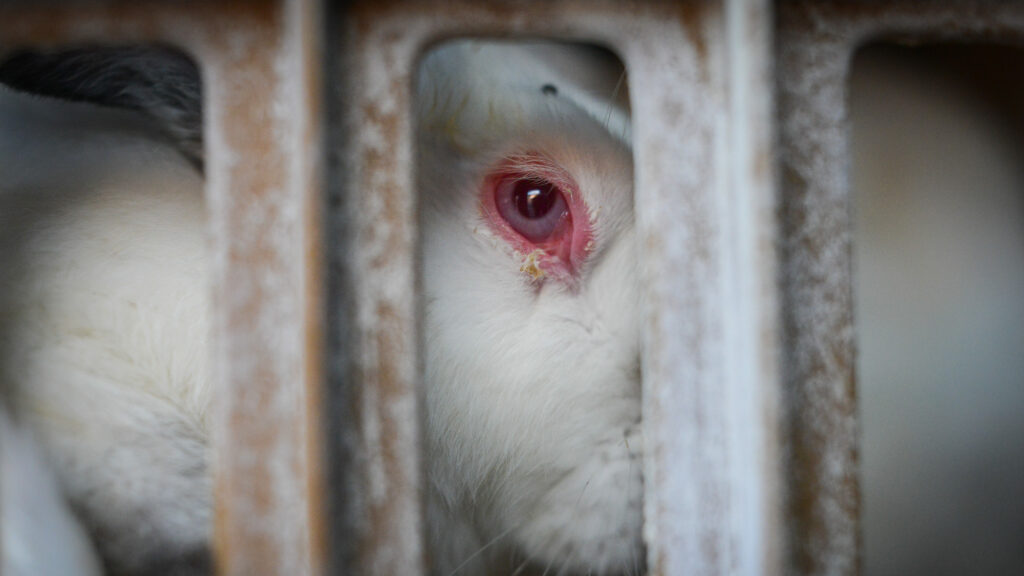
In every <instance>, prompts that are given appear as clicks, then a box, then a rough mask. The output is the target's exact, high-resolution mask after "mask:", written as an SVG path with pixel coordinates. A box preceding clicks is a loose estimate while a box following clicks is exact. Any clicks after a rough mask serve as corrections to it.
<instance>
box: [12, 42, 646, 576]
mask: <svg viewBox="0 0 1024 576" xmlns="http://www.w3.org/2000/svg"><path fill="white" fill-rule="evenodd" d="M602 58H603V57H598V56H596V55H595V53H593V52H590V51H587V50H583V49H576V48H568V47H555V46H542V45H537V46H528V47H518V48H517V47H512V46H504V47H500V48H499V47H498V46H496V45H494V44H484V43H472V42H459V43H453V44H449V45H447V46H445V47H442V48H441V49H439V50H437V51H435V52H433V53H432V54H431V55H430V56H428V58H427V60H426V61H425V63H424V66H423V69H422V73H421V74H420V77H419V80H418V89H419V95H420V97H419V100H418V109H417V113H418V120H419V123H420V126H421V130H420V134H421V136H420V142H419V144H420V157H419V162H418V169H419V176H418V178H419V185H420V204H421V219H420V224H421V250H422V259H421V262H422V280H423V281H422V288H423V295H422V305H423V349H424V353H425V367H426V378H425V380H426V392H425V398H426V402H427V406H426V410H425V413H426V417H427V423H426V424H427V425H426V427H425V429H426V433H427V438H426V445H427V455H426V462H427V468H428V470H427V473H428V490H427V514H428V524H429V529H430V547H431V552H430V554H431V557H432V558H433V562H434V570H435V572H436V573H438V574H449V573H451V572H453V571H454V570H456V569H458V572H459V573H460V574H482V573H487V572H488V571H495V570H496V571H498V572H499V573H501V572H504V571H506V570H508V571H511V569H510V568H509V567H510V566H512V567H515V566H518V565H519V563H524V562H527V561H529V562H532V563H534V564H535V565H536V566H539V567H541V568H544V567H547V566H551V567H554V568H558V569H562V568H565V569H569V570H580V571H583V572H593V573H620V572H622V573H625V572H631V571H634V570H635V569H636V568H637V567H639V566H642V564H643V550H642V545H641V540H640V525H641V503H640V499H641V493H642V478H641V473H640V468H641V466H640V462H639V455H640V454H641V451H642V439H641V435H640V433H639V419H640V404H639V394H640V391H639V362H638V357H639V350H638V347H639V320H638V318H639V317H640V314H639V311H638V306H639V302H638V294H639V290H638V288H637V278H638V273H637V269H636V266H637V264H636V261H637V258H636V250H637V248H636V246H635V234H634V231H633V211H632V171H631V159H630V147H629V129H628V115H627V113H626V112H625V111H624V109H623V108H622V107H621V106H618V105H616V104H614V103H613V98H612V97H613V92H614V90H615V88H616V86H615V83H616V82H617V81H618V80H619V78H618V77H617V75H616V74H611V75H609V74H607V73H606V71H605V70H603V69H602V68H601V67H602V66H603V64H600V65H599V63H600V62H601V61H602ZM546 84H551V85H553V86H555V88H556V90H557V94H551V93H550V90H548V91H547V92H548V93H545V91H543V90H542V87H543V86H544V85H546ZM3 98H4V100H3V102H2V107H3V112H2V113H0V114H2V115H0V122H3V124H2V125H0V163H2V164H0V173H2V174H3V176H4V177H3V182H2V183H0V186H2V188H3V195H4V196H3V202H4V203H5V205H9V206H15V207H16V210H13V211H12V210H10V209H8V210H5V211H3V214H4V215H3V216H0V219H2V220H3V226H0V230H4V232H0V233H2V234H4V238H3V244H4V248H5V252H6V253H7V256H5V261H4V262H3V264H4V266H5V270H7V271H8V273H6V274H5V275H4V281H3V282H0V287H2V288H0V289H2V290H3V292H2V294H0V297H2V301H3V305H2V307H0V310H2V314H3V320H4V323H3V347H2V353H3V355H4V356H3V358H2V369H3V381H4V382H5V383H6V385H12V390H11V392H12V394H11V401H12V402H13V405H14V406H15V408H16V409H17V411H18V413H19V414H21V415H22V417H24V418H25V419H26V420H28V421H31V422H32V424H33V425H34V427H35V428H36V430H37V433H38V435H39V437H40V439H41V442H42V444H43V445H44V446H45V448H46V450H47V452H48V453H49V455H50V456H51V457H52V459H53V461H54V463H55V466H56V469H57V471H58V474H59V477H60V479H61V481H62V484H63V486H64V489H65V490H66V492H67V494H68V495H69V497H70V499H71V501H72V502H73V504H74V505H75V507H76V509H77V510H79V511H80V513H81V515H82V517H83V519H84V521H85V523H86V525H87V526H88V527H89V528H90V529H91V531H92V532H93V534H94V536H95V537H96V538H97V540H98V545H99V547H100V548H101V550H102V552H103V553H104V556H105V558H106V559H107V561H108V563H110V565H112V566H114V567H115V568H117V569H119V570H127V571H140V570H145V569H146V566H153V565H154V564H153V558H168V557H170V556H173V555H182V554H186V555H187V554H188V553H189V552H190V551H192V550H193V549H195V548H197V547H201V546H203V544H204V543H205V542H206V540H207V539H208V536H209V524H210V514H211V487H210V480H209V475H208V465H209V462H208V461H209V454H208V451H207V442H206V439H207V436H208V435H207V431H208V418H207V406H208V404H209V398H210V387H209V379H208V374H207V372H206V357H207V356H206V355H207V352H206V349H207V346H208V339H207V307H208V303H207V294H206V283H205V278H206V275H207V268H208V263H207V259H206V255H205V249H204V248H205V247H204V231H203V222H204V217H203V206H202V181H201V178H200V176H199V175H198V174H197V173H196V172H195V171H194V170H193V169H192V168H191V167H190V166H189V165H188V164H187V163H185V162H184V161H182V160H180V159H178V158H177V157H176V156H175V154H174V151H173V150H172V149H171V148H169V147H168V146H166V145H165V144H164V143H162V142H161V141H160V138H159V137H158V136H156V135H154V134H152V133H150V132H148V131H147V130H146V129H145V127H144V126H143V125H141V124H139V123H138V122H137V121H136V120H133V119H131V118H130V117H128V116H127V115H121V114H120V113H117V112H102V113H98V112H97V111H95V110H87V109H86V107H84V106H73V105H67V106H66V111H65V113H67V114H68V115H69V117H68V118H67V119H66V121H62V122H58V123H56V124H55V123H54V122H52V121H50V120H48V119H46V118H45V117H44V116H45V114H47V113H48V112H46V111H45V110H44V106H52V105H50V104H46V105H44V104H41V103H38V102H27V101H25V100H24V99H15V98H13V97H12V96H10V95H3ZM12 111H13V112H12ZM96 114H100V116H104V117H105V121H104V122H102V125H103V126H102V129H95V127H94V126H93V127H86V128H72V127H73V126H76V125H78V124H81V123H82V122H83V121H87V122H88V123H91V124H93V123H95V122H96V120H95V118H96ZM87 118H88V120H86V119H87ZM22 125H24V130H22ZM112 126H113V127H115V128H112ZM126 126H127V127H126ZM29 130H30V131H31V135H29V134H28V133H27V131H29ZM48 130H52V132H50V133H47V131H48ZM40 131H42V133H40ZM23 132H24V133H23ZM24 142H30V144H28V145H27V147H26V144H24ZM14 148H18V150H14ZM522 152H536V153H543V154H544V155H546V156H547V157H549V158H551V159H552V160H554V161H555V162H557V163H558V164H559V165H560V166H561V167H562V168H563V169H565V170H566V171H567V172H568V173H569V174H570V175H571V176H572V177H573V178H574V179H575V180H576V182H577V183H578V184H579V190H580V193H581V194H582V195H583V196H584V199H585V201H586V203H587V205H588V206H589V209H590V217H591V219H592V221H593V226H594V247H593V249H592V250H591V251H590V253H589V255H588V257H587V260H586V262H585V263H584V265H583V266H582V268H581V270H580V272H579V275H580V279H579V282H578V283H577V284H576V285H575V286H569V285H568V284H566V283H564V282H561V281H558V280H556V279H552V278H542V279H540V280H537V279H535V278H533V277H532V276H530V275H528V274H526V273H525V272H523V271H522V270H521V268H522V265H523V258H524V257H523V255H521V254H517V253H515V252H514V251H513V250H512V249H511V248H510V247H509V246H508V245H507V244H505V243H504V241H503V240H501V239H500V238H499V237H497V236H496V235H493V234H491V233H490V232H488V229H487V226H486V224H485V222H484V221H483V220H482V218H481V215H480V214H481V213H480V204H479V202H480V200H479V194H480V189H479V187H480V182H481V179H482V178H483V177H484V176H485V174H486V171H487V170H488V168H490V167H492V166H493V165H494V164H495V163H496V162H498V161H500V160H501V159H502V158H503V157H504V156H506V155H508V154H514V153H522ZM16 159H18V160H16ZM55 159H57V160H59V162H58V167H57V168H51V167H50V163H52V162H54V161H55ZM11 247H15V248H16V250H11V249H10V248H11ZM513 562H514V563H516V564H510V563H513ZM199 564H201V562H200V561H196V564H195V566H198V565H199ZM189 567H194V565H193V564H189V563H188V562H186V563H184V564H183V567H182V568H181V570H182V572H187V571H188V569H189Z"/></svg>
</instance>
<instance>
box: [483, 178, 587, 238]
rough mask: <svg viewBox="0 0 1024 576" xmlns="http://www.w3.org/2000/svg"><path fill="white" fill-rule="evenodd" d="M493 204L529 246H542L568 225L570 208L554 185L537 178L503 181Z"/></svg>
mask: <svg viewBox="0 0 1024 576" xmlns="http://www.w3.org/2000/svg"><path fill="white" fill-rule="evenodd" d="M494 203H495V205H496V206H497V208H498V213H499V214H501V217H502V218H504V219H505V221H506V222H508V224H509V226H511V227H512V229H513V230H515V231H516V232H518V233H520V234H522V235H523V237H524V238H526V239H527V240H530V241H531V242H543V241H545V240H547V239H549V238H550V237H551V236H552V235H554V234H556V233H557V232H560V231H561V229H562V228H564V227H565V226H567V225H568V224H569V222H568V220H569V219H570V215H569V206H568V205H567V204H566V202H565V197H564V196H563V195H562V191H561V190H559V189H558V187H556V186H555V185H554V184H552V183H550V182H546V181H544V180H540V179H536V178H519V179H516V178H514V177H509V178H504V179H502V180H501V181H500V182H498V186H497V189H496V190H495V197H494Z"/></svg>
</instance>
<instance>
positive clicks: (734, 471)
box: [629, 2, 780, 574]
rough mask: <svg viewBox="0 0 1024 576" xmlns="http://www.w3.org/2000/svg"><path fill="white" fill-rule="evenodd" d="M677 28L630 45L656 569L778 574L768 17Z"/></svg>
mask: <svg viewBox="0 0 1024 576" xmlns="http://www.w3.org/2000/svg"><path fill="white" fill-rule="evenodd" d="M680 16H681V17H680V18H677V19H676V20H674V21H670V20H664V21H663V22H664V27H662V28H661V29H659V30H657V33H655V34H651V35H650V38H651V40H649V41H648V42H643V41H641V40H638V41H635V42H634V44H633V46H631V48H633V49H632V50H631V52H630V59H629V64H630V65H631V69H630V72H631V82H632V89H633V93H634V94H635V101H634V104H633V106H634V129H635V132H634V134H635V150H636V154H637V159H638V165H637V204H638V225H639V229H640V230H641V237H642V239H643V242H644V246H645V250H646V251H647V253H646V254H645V256H646V259H647V266H648V270H647V278H648V282H647V284H648V285H649V286H650V288H649V292H648V299H649V300H648V303H647V304H648V313H647V326H648V328H647V337H646V340H645V343H644V346H645V352H644V354H645V361H644V426H645V435H646V442H647V445H646V448H647V450H648V451H647V455H646V456H647V467H646V469H645V483H646V512H647V513H646V526H645V530H646V535H647V538H646V540H647V543H648V546H649V548H650V549H649V558H650V567H651V568H652V570H653V571H654V573H655V574H774V573H778V572H779V569H780V566H779V564H778V561H779V553H778V551H779V543H778V532H777V531H776V530H774V523H775V522H776V520H777V511H776V509H777V499H776V490H777V488H778V478H777V476H778V469H777V466H776V463H775V454H776V449H775V446H776V441H777V434H776V429H775V427H776V417H775V405H776V395H777V389H776V386H777V377H776V362H775V326H776V322H775V296H774V295H775V288H774V265H773V261H774V253H773V249H772V244H771V239H772V237H773V233H772V230H773V218H772V209H771V208H772V198H771V196H772V190H773V173H774V171H773V169H772V163H773V161H772V156H771V154H772V151H771V136H770V135H771V128H770V126H771V122H770V120H771V114H770V111H771V108H770V102H771V92H772V90H771V86H770V83H769V81H768V80H769V70H770V66H771V59H770V51H769V50H768V47H769V40H770V34H769V23H770V14H769V7H768V5H767V3H763V2H755V3H744V2H723V3H694V4H691V5H689V10H687V11H684V12H682V14H680ZM641 48H642V50H641ZM754 94H756V95H757V97H756V99H755V98H754V97H753V95H754Z"/></svg>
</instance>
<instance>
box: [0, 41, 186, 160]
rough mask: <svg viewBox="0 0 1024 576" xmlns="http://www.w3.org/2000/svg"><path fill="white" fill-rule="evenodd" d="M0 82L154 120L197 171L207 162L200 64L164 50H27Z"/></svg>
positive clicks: (5, 64) (2, 69) (1, 71)
mask: <svg viewBox="0 0 1024 576" xmlns="http://www.w3.org/2000/svg"><path fill="white" fill-rule="evenodd" d="M0 82H2V83H4V84H6V85H8V86H10V87H11V88H14V89H16V90H22V91H25V92H32V93H35V94H40V95H43V96H52V97H56V98H63V99H66V100H73V101H81V102H91V103H94V104H99V105H102V106H110V107H115V108H127V109H130V110H137V111H139V112H142V113H143V114H146V115H147V116H150V117H151V118H153V119H154V120H156V122H157V123H158V124H159V125H160V127H161V128H162V129H163V130H164V131H165V132H166V133H167V134H168V135H169V136H170V137H171V138H172V139H173V140H174V142H175V143H176V144H177V145H178V147H179V148H180V149H181V151H182V153H183V154H184V155H185V156H186V157H187V158H188V159H189V160H190V161H191V162H193V163H194V164H195V165H196V166H199V167H201V166H202V163H203V113H202V81H201V78H200V75H199V69H198V68H197V67H196V65H195V63H194V62H193V61H192V60H191V59H190V58H189V57H187V56H185V55H184V54H182V53H181V52H179V51H177V50H174V49H172V48H167V47H162V46H147V47H130V48H112V47H77V48H73V49H60V50H47V51H43V50H21V51H16V52H12V53H10V54H9V55H7V57H6V58H5V59H4V60H3V61H2V62H0Z"/></svg>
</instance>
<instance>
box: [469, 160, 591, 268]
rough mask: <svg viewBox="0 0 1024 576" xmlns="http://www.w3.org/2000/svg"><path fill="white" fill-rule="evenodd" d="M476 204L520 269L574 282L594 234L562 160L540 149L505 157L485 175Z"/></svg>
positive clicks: (587, 214) (580, 198)
mask: <svg viewBox="0 0 1024 576" xmlns="http://www.w3.org/2000/svg"><path fill="white" fill-rule="evenodd" d="M481 207H482V209H483V215H484V219H485V220H486V221H487V223H488V224H489V225H490V227H491V229H492V230H494V231H495V232H496V233H497V234H498V236H499V237H501V238H503V239H504V240H505V241H506V242H507V243H508V244H509V245H511V246H512V248H513V249H514V250H515V252H516V253H517V254H518V255H519V256H520V257H521V258H522V259H523V260H522V263H521V268H520V269H521V270H522V271H523V272H526V273H527V274H529V275H530V276H531V277H532V278H533V279H534V280H540V279H542V278H544V277H547V276H552V277H554V278H557V279H561V280H565V281H566V282H568V283H569V284H570V285H572V284H574V283H575V281H576V276H577V271H578V270H579V266H580V265H581V263H582V262H583V260H584V258H585V257H586V254H587V252H588V251H589V250H590V249H591V248H592V246H593V242H592V238H593V236H592V234H591V232H590V217H589V213H588V211H587V207H586V204H585V203H584V202H583V198H582V196H581V194H580V193H579V190H578V187H577V184H576V181H575V180H574V179H573V178H572V177H571V176H570V175H569V173H568V172H566V171H565V170H564V169H563V168H562V167H561V166H559V165H558V164H556V163H555V162H553V161H552V160H551V159H549V158H547V157H546V156H544V155H541V154H533V153H530V154H523V155H518V156H513V157H510V158H507V159H506V160H505V161H504V162H503V163H502V164H499V165H498V166H496V167H495V168H494V169H493V170H492V171H491V173H490V174H489V175H488V176H487V178H486V179H485V180H484V183H483V190H482V196H481Z"/></svg>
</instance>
